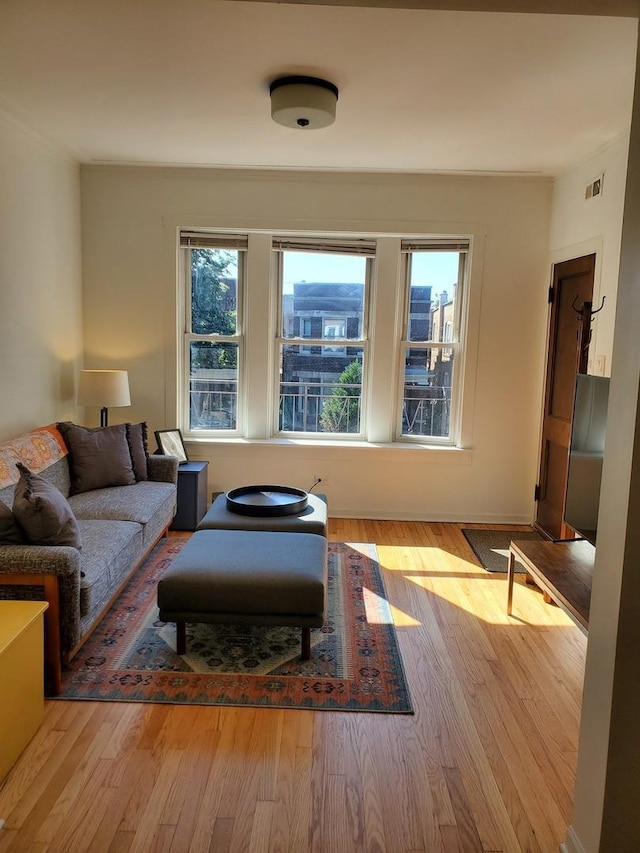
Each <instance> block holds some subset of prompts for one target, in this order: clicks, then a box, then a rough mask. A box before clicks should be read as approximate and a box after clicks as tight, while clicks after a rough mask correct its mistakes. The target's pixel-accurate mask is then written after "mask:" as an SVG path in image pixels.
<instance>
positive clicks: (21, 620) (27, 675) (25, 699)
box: [0, 601, 49, 782]
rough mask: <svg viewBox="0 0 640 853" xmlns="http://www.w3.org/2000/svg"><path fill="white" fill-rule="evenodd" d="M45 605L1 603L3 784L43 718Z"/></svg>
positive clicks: (0, 763)
mask: <svg viewBox="0 0 640 853" xmlns="http://www.w3.org/2000/svg"><path fill="white" fill-rule="evenodd" d="M48 606H49V605H48V604H47V602H46V601H0V684H1V685H2V701H1V702H0V782H1V781H2V780H3V779H4V777H5V776H6V775H7V773H8V772H9V770H10V769H11V768H12V767H13V765H14V764H15V762H16V760H17V758H18V756H19V755H20V753H21V752H22V750H23V749H24V748H25V746H26V745H27V744H28V743H29V741H30V740H31V738H32V737H33V735H34V734H35V733H36V731H37V730H38V727H39V726H40V724H41V722H42V718H43V715H44V625H43V614H44V612H45V610H46V609H47V607H48Z"/></svg>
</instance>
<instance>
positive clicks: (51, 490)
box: [13, 462, 82, 549]
mask: <svg viewBox="0 0 640 853" xmlns="http://www.w3.org/2000/svg"><path fill="white" fill-rule="evenodd" d="M18 470H19V471H20V479H19V480H18V482H17V483H16V487H15V492H14V496H13V514H14V516H15V519H16V521H17V522H18V524H19V525H20V528H21V529H22V530H23V531H24V533H25V535H26V538H27V540H28V542H30V543H31V544H32V545H71V546H72V547H73V548H78V549H80V548H82V538H81V536H80V530H79V528H78V522H77V520H76V517H75V515H74V514H73V510H72V509H71V507H70V506H69V502H68V501H67V499H66V498H65V496H64V495H63V494H62V492H61V491H60V490H59V489H57V488H56V487H55V486H52V485H51V483H48V482H47V481H46V480H44V479H43V478H42V477H40V476H39V475H38V474H33V473H32V472H31V471H30V470H29V469H28V468H26V467H25V466H24V465H23V464H22V463H21V462H18Z"/></svg>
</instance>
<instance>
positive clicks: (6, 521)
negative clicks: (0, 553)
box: [0, 501, 26, 545]
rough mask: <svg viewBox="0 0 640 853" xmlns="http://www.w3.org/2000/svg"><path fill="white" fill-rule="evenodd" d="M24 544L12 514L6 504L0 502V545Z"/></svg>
mask: <svg viewBox="0 0 640 853" xmlns="http://www.w3.org/2000/svg"><path fill="white" fill-rule="evenodd" d="M25 542H26V539H25V537H24V534H23V533H22V530H20V528H19V527H18V524H17V522H16V520H15V518H14V515H13V513H12V512H11V510H10V509H9V507H8V506H7V505H6V503H4V502H3V501H0V545H24V543H25Z"/></svg>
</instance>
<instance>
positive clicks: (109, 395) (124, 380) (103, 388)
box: [78, 370, 131, 427]
mask: <svg viewBox="0 0 640 853" xmlns="http://www.w3.org/2000/svg"><path fill="white" fill-rule="evenodd" d="M78 405H79V406H97V407H98V408H99V409H100V426H101V427H106V426H107V425H108V409H109V407H110V406H130V405H131V396H130V394H129V374H128V373H127V371H126V370H81V371H80V385H79V387H78Z"/></svg>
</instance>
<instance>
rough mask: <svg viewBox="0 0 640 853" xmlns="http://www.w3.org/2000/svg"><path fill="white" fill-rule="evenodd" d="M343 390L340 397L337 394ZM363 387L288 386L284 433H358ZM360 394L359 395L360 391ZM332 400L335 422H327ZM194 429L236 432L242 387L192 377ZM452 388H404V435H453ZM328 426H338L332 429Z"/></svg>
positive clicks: (284, 396) (283, 398) (281, 422)
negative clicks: (450, 428)
mask: <svg viewBox="0 0 640 853" xmlns="http://www.w3.org/2000/svg"><path fill="white" fill-rule="evenodd" d="M337 388H339V389H340V390H341V394H340V395H339V396H338V395H336V393H335V391H336V389H337ZM359 390H360V388H359V386H355V385H354V386H352V385H339V386H338V385H337V384H335V383H324V384H323V383H318V382H296V383H283V384H282V386H281V393H280V404H279V428H280V430H281V431H286V432H308V433H322V432H325V433H326V432H335V433H357V432H358V431H359V425H360V415H361V412H360V407H361V397H360V393H359ZM356 391H357V392H358V393H355V392H356ZM329 401H331V418H330V419H329V418H327V416H326V415H325V418H324V419H323V417H322V414H323V411H325V407H326V406H327V404H328V403H329ZM189 402H190V407H189V408H190V414H191V429H192V430H215V431H219V430H232V429H234V428H235V424H236V407H237V383H235V382H230V381H228V380H227V381H220V380H215V379H199V378H193V377H192V379H191V383H190V394H189ZM450 412H451V388H444V387H434V386H428V387H421V388H416V387H411V386H405V388H404V396H403V403H402V432H403V434H405V435H415V436H421V435H422V436H434V437H435V436H446V435H448V434H449V417H450ZM329 423H330V424H331V425H332V426H333V427H335V428H334V429H329V428H328V425H329Z"/></svg>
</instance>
